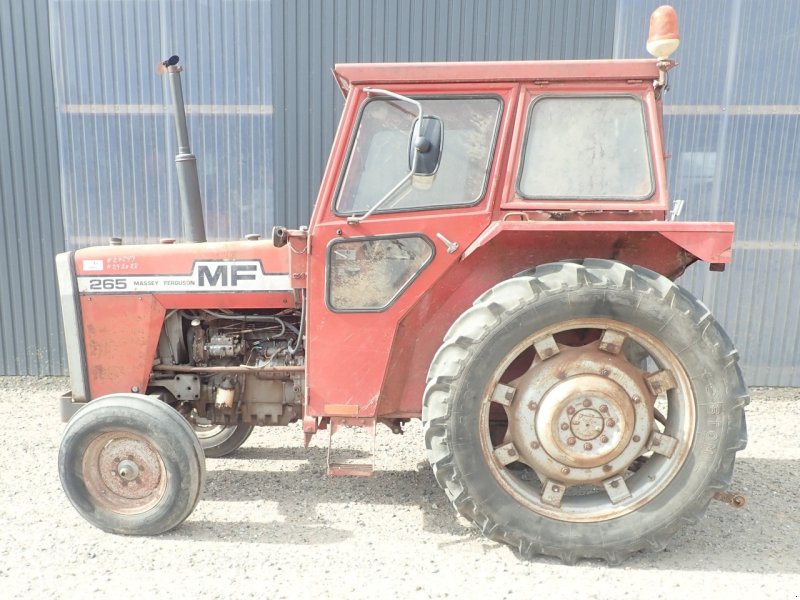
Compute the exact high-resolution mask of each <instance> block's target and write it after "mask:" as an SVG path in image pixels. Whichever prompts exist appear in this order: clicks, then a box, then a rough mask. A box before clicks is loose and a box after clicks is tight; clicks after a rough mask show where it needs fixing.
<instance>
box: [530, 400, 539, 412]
mask: <svg viewBox="0 0 800 600" xmlns="http://www.w3.org/2000/svg"><path fill="white" fill-rule="evenodd" d="M537 408H539V405H538V404H536V402H534V401H533V400H531V401H530V402H528V410H530V411H534V410H536V409H537Z"/></svg>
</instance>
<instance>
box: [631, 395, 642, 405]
mask: <svg viewBox="0 0 800 600" xmlns="http://www.w3.org/2000/svg"><path fill="white" fill-rule="evenodd" d="M631 400H633V403H634V404H639V402H641V401H642V399H641V398H640V397H639V396H631Z"/></svg>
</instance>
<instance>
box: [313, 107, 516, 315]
mask: <svg viewBox="0 0 800 600" xmlns="http://www.w3.org/2000/svg"><path fill="white" fill-rule="evenodd" d="M406 95H407V96H408V97H409V98H412V99H413V100H418V101H424V100H449V99H453V100H487V99H489V100H497V102H498V103H499V106H500V110H499V113H498V115H497V122H496V124H495V127H494V133H493V136H492V145H491V148H490V149H489V154H488V156H487V161H486V174H485V176H484V179H483V186H482V187H481V190H480V194H479V196H478V198H477V199H476V200H474V201H472V202H462V203H459V204H435V205H426V206H418V207H415V208H387V209H384V210H381V209H378V210H376V211H375V212H374V213H372V216H371V217H370V219H372V218H374V217H375V216H377V215H385V214H397V213H414V212H420V211H431V210H445V209H449V208H466V207H471V206H477V205H478V204H480V203H481V202H483V201H484V200H485V199H486V192H487V190H488V188H489V179H490V177H489V175H490V174H491V171H492V165H494V159H495V152H496V151H497V141H498V139H499V137H500V130H501V126H502V123H503V117H504V116H505V110H506V106H505V102H504V101H503V97H502V96H501V95H500V94H492V93H487V94H442V93H435V94H406ZM392 100H393V99H391V98H386V97H381V96H374V97H368V98H367V99H366V101H365V102H363V103H362V104H361V106H360V107H359V108H358V116H357V117H356V120H355V124H354V127H353V131H351V132H350V140H349V142H348V145H347V153H346V154H345V157H344V160H343V161H342V164H341V167H340V169H339V176H338V178H337V182H336V188H335V190H334V193H333V198H332V200H331V205H330V207H331V212H332V213H333V214H334V215H335V216H337V217H350V216H358V215H359V214H361V213H363V212H364V211H340V210H339V209H338V207H337V205H338V203H339V197H340V195H341V193H342V186H343V184H344V178H345V174H346V172H347V168H348V167H349V165H350V159H351V158H352V154H353V150H354V148H355V143H356V138H357V137H358V131H359V129H360V127H361V121H362V119H363V117H364V111H365V110H366V108H367V105H368V104H370V103H371V102H376V101H383V102H386V101H392ZM393 101H394V102H398V100H396V99H394V100H393ZM428 116H438V115H428ZM446 136H447V130H446V129H445V130H444V137H446ZM442 152H446V148H445V146H444V144H443V145H442ZM437 172H438V167H437ZM326 302H327V297H326Z"/></svg>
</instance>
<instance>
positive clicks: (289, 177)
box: [272, 0, 616, 227]
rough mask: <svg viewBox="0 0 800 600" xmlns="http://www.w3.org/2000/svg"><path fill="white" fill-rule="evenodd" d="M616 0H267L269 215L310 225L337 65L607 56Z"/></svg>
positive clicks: (335, 109) (329, 135)
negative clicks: (271, 123) (271, 138)
mask: <svg viewBox="0 0 800 600" xmlns="http://www.w3.org/2000/svg"><path fill="white" fill-rule="evenodd" d="M615 6H616V5H615V2H614V0H602V1H593V0H567V1H557V0H550V1H547V0H538V1H528V0H507V1H503V2H487V1H486V0H337V1H334V2H324V1H321V0H273V2H272V49H273V54H272V72H273V75H274V80H273V86H274V88H273V97H274V106H275V115H276V118H275V129H274V134H275V198H276V205H275V209H276V221H277V222H278V223H280V224H284V225H288V226H293V227H296V226H298V225H304V224H306V223H308V220H309V217H310V213H311V208H312V206H313V204H314V202H315V200H316V197H317V191H318V188H319V183H320V181H321V179H322V172H323V170H324V167H325V163H326V161H327V157H328V152H329V150H330V146H331V143H332V141H333V135H334V132H335V130H336V125H337V123H338V119H339V115H340V113H341V109H342V106H343V103H342V98H341V94H340V92H339V90H338V88H337V87H336V85H335V83H334V81H333V77H332V76H331V74H330V70H331V69H332V68H333V65H334V64H336V63H343V62H406V61H457V60H462V61H463V60H523V59H581V58H610V57H611V53H612V43H613V29H614V17H615Z"/></svg>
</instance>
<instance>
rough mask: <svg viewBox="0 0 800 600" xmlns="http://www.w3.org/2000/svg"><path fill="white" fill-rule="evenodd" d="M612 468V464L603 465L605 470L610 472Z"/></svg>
mask: <svg viewBox="0 0 800 600" xmlns="http://www.w3.org/2000/svg"><path fill="white" fill-rule="evenodd" d="M611 469H612V467H611V465H603V471H605V472H606V473H608V472H609V471H610V470H611Z"/></svg>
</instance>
